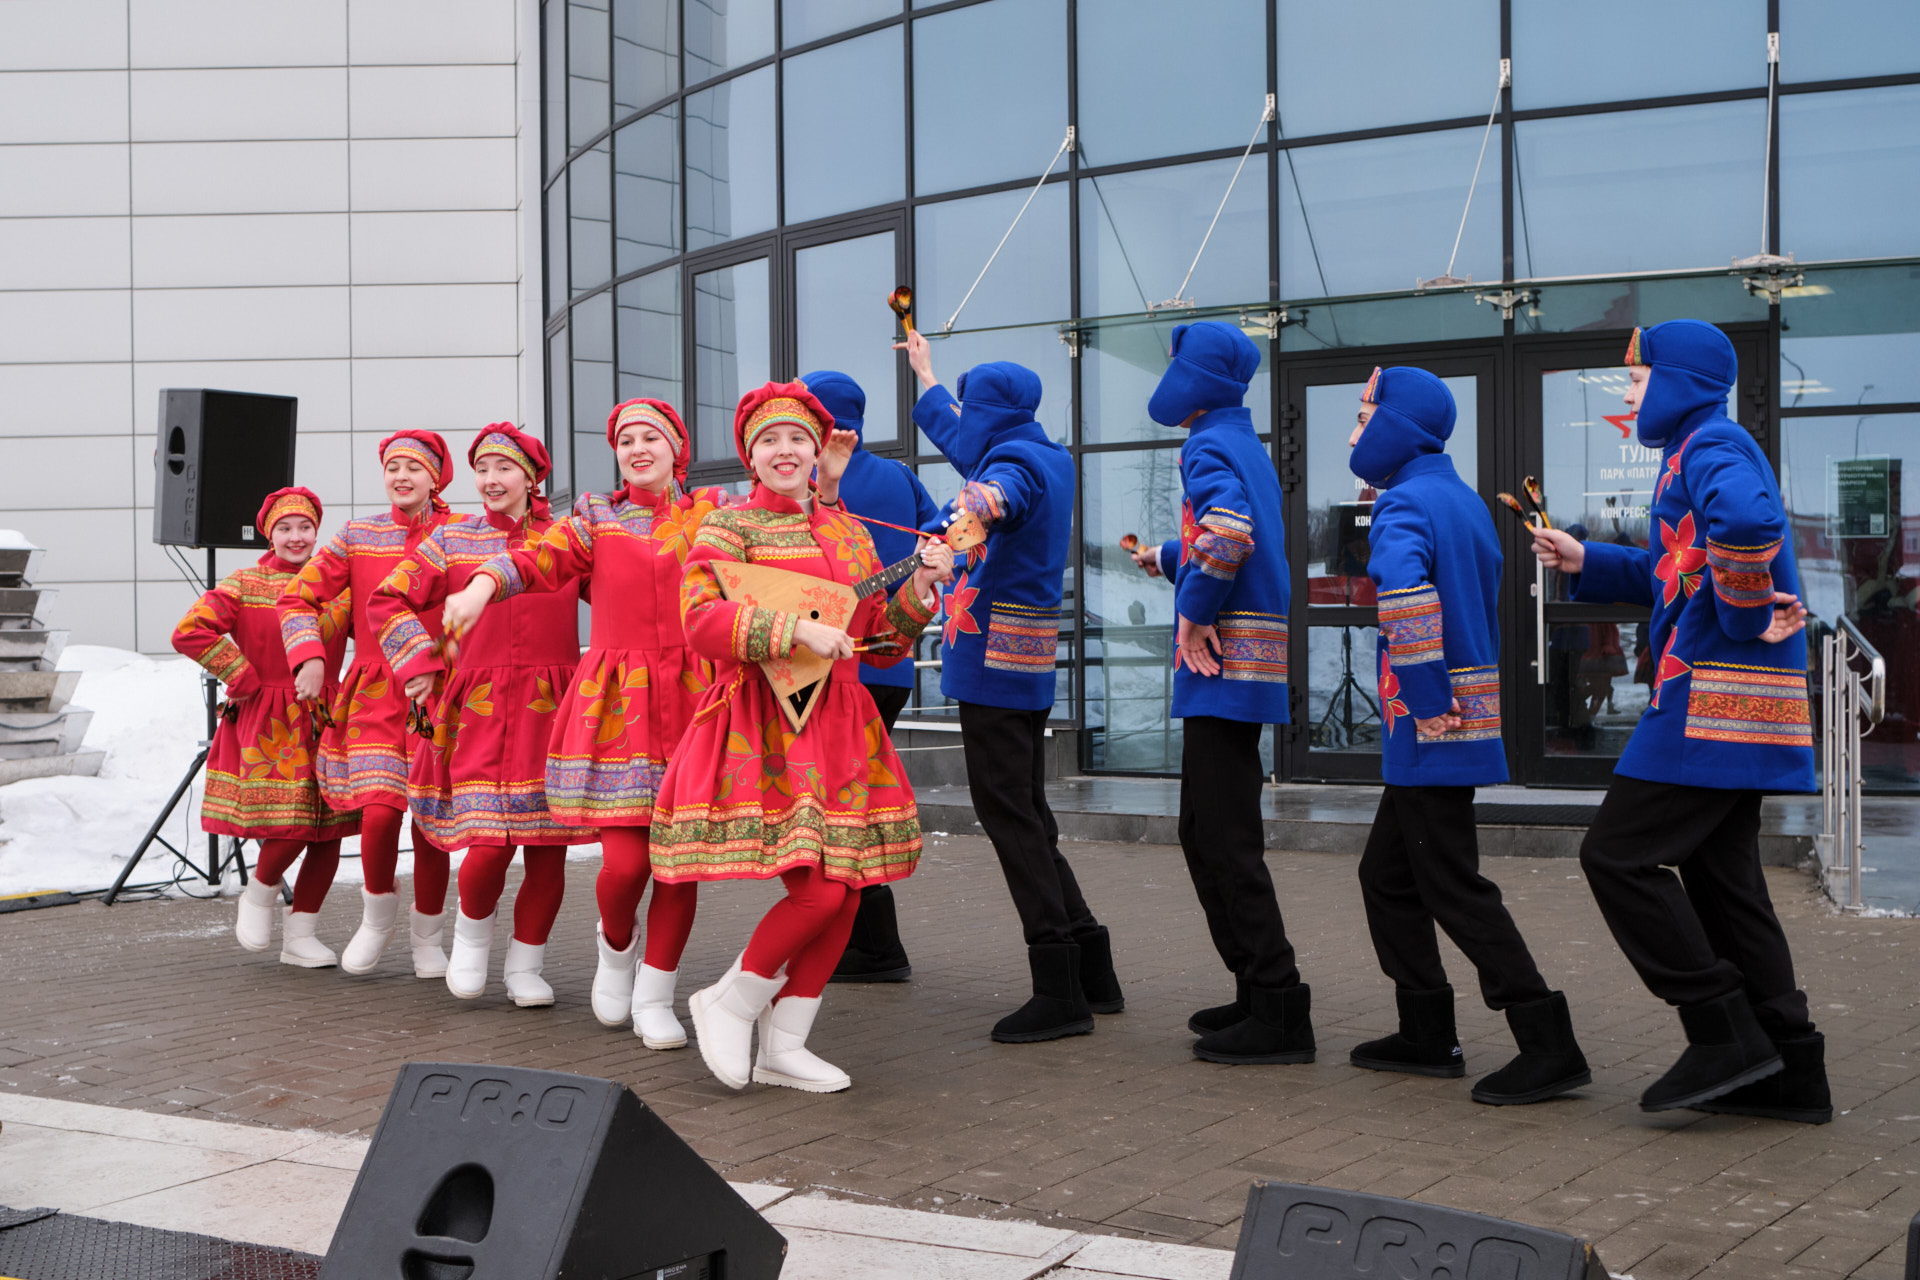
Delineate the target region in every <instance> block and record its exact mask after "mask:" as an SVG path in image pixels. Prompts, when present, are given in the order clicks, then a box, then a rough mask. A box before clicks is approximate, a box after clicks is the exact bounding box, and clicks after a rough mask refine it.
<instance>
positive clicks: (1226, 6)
mask: <svg viewBox="0 0 1920 1280" xmlns="http://www.w3.org/2000/svg"><path fill="white" fill-rule="evenodd" d="M1266 8H1267V6H1266V5H1265V4H1264V3H1263V0H1209V3H1206V4H1185V5H1181V6H1180V7H1179V9H1178V15H1179V16H1178V20H1177V21H1172V20H1170V19H1171V18H1172V15H1173V12H1174V11H1173V10H1171V9H1169V8H1168V6H1167V5H1166V4H1165V3H1164V0H1102V3H1101V4H1100V6H1099V8H1098V10H1097V16H1096V12H1095V11H1092V10H1091V9H1089V11H1087V12H1083V13H1082V14H1081V16H1080V23H1079V28H1078V37H1079V45H1080V50H1079V52H1080V82H1079V90H1080V105H1079V112H1078V115H1079V118H1078V119H1077V120H1076V121H1075V124H1077V125H1078V127H1079V128H1078V132H1079V136H1080V139H1081V146H1082V147H1083V153H1082V155H1081V157H1080V162H1081V163H1082V164H1093V165H1102V164H1120V163H1123V162H1125V161H1128V160H1145V159H1148V158H1150V157H1153V156H1172V155H1179V154H1180V153H1182V152H1185V151H1212V150H1214V149H1215V148H1218V147H1243V146H1245V145H1246V144H1247V139H1248V138H1249V137H1251V136H1253V131H1254V122H1255V121H1257V120H1259V118H1260V113H1261V111H1262V110H1263V109H1264V108H1265V104H1266V93H1267V14H1266ZM1196 78H1201V79H1204V82H1205V91H1204V92H1196V86H1195V80H1196ZM1214 199H1216V200H1218V199H1219V195H1218V194H1217V193H1216V194H1215V196H1214ZM1209 212H1211V209H1209ZM1196 243H1197V241H1196ZM1176 279H1177V277H1176Z"/></svg>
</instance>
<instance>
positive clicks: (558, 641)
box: [367, 512, 599, 849]
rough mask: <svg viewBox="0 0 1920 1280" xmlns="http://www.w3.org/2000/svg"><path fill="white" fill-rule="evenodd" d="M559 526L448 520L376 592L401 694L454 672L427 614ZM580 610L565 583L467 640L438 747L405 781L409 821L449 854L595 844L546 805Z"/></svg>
mask: <svg viewBox="0 0 1920 1280" xmlns="http://www.w3.org/2000/svg"><path fill="white" fill-rule="evenodd" d="M552 524H553V521H552V520H541V521H538V522H535V521H532V520H529V521H528V522H527V523H526V524H520V523H518V522H516V521H512V520H508V519H506V518H505V517H504V516H498V515H495V514H494V513H492V512H488V513H486V515H485V516H484V517H483V518H481V519H479V520H459V521H454V522H452V523H449V524H444V525H442V526H440V527H439V528H438V529H435V530H434V531H433V532H432V533H430V534H428V535H427V536H426V537H425V538H423V539H422V540H421V542H420V546H419V547H418V549H416V550H415V552H414V553H413V555H412V556H410V557H408V558H407V559H405V560H403V561H401V562H400V565H399V567H398V568H396V569H395V570H394V571H393V573H392V574H390V575H389V576H388V578H387V580H386V581H385V582H384V583H382V584H381V585H380V586H379V587H378V588H376V589H375V590H374V593H373V599H371V600H370V601H368V602H367V615H368V617H369V618H370V619H371V620H372V622H373V625H374V627H375V628H376V635H377V636H378V637H379V642H380V650H381V652H382V653H383V654H385V655H386V659H387V665H388V666H389V667H391V668H392V669H393V677H394V679H395V680H396V681H397V682H398V683H399V684H400V686H401V688H402V690H403V692H404V689H405V686H406V683H407V681H408V680H411V679H412V678H413V677H414V676H419V675H433V674H435V673H438V672H443V671H446V669H447V663H446V662H445V661H444V659H443V656H442V655H441V654H440V653H438V652H437V651H436V650H435V647H434V642H433V637H432V635H431V634H429V632H428V631H427V628H426V626H425V624H423V623H422V622H421V621H420V615H421V614H423V613H426V612H428V611H430V610H437V609H439V608H440V607H441V605H443V604H444V603H445V602H446V599H447V597H448V596H449V595H451V594H453V593H454V592H456V591H458V590H460V589H461V588H462V587H464V586H466V585H467V582H468V580H469V579H471V578H472V577H473V575H474V573H475V572H476V571H477V570H478V569H479V568H480V566H481V565H483V564H485V563H487V562H488V561H489V560H491V559H493V558H494V557H495V556H497V555H499V554H501V553H502V552H505V551H509V550H511V549H513V548H514V547H518V546H522V545H524V544H526V543H527V542H529V541H535V540H538V538H539V537H540V535H541V534H542V533H544V532H545V531H546V530H547V529H548V528H550V527H551V526H552ZM579 614H580V592H579V591H578V589H577V588H576V587H575V586H574V585H573V584H571V583H569V584H567V585H566V586H565V587H563V588H562V589H560V590H558V591H555V592H552V593H551V594H542V595H527V596H523V597H521V598H518V599H514V600H509V601H507V602H506V603H505V604H502V605H499V606H496V607H495V608H492V609H489V610H487V611H486V612H485V613H484V614H482V615H481V616H480V622H479V625H478V626H476V627H474V629H473V630H472V632H470V633H469V634H467V635H466V636H463V637H462V638H461V640H460V644H459V647H458V649H457V653H456V657H455V659H454V661H453V663H452V667H453V669H452V671H451V673H450V674H448V675H447V676H446V677H445V679H444V681H443V682H442V685H441V687H440V688H439V689H438V690H437V697H436V699H435V701H434V703H433V707H434V714H433V722H434V723H433V740H432V741H431V742H430V743H429V744H428V745H427V747H426V749H425V750H421V751H415V752H414V753H413V763H412V765H411V766H410V769H409V772H408V776H407V798H408V800H409V801H410V802H411V804H412V807H413V816H414V817H415V818H416V819H418V820H419V823H420V825H421V826H422V827H424V828H425V829H426V832H427V835H428V836H430V837H432V839H433V842H434V843H435V844H436V845H439V846H440V847H441V848H442V849H464V848H466V847H468V846H469V845H476V844H478V845H556V844H592V843H593V842H594V841H596V840H598V839H599V836H598V835H597V834H595V833H594V832H593V831H591V830H589V829H587V828H584V827H568V826H564V825H562V824H561V823H559V822H557V821H556V820H555V819H554V818H553V816H552V815H551V814H550V813H549V812H548V809H547V785H546V784H547V744H548V741H549V739H550V738H551V737H552V734H553V724H554V713H555V712H556V711H557V710H558V709H559V694H560V691H562V690H564V689H565V688H566V687H567V682H568V681H569V680H571V679H572V678H573V671H574V667H575V666H576V665H578V663H579V661H580V640H579V634H580V633H579V625H580V623H579Z"/></svg>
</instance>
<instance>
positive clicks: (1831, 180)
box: [1780, 85, 1920, 260]
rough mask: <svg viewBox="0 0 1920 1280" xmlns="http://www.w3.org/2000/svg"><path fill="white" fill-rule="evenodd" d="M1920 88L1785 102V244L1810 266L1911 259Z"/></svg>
mask: <svg viewBox="0 0 1920 1280" xmlns="http://www.w3.org/2000/svg"><path fill="white" fill-rule="evenodd" d="M1916 207H1920V85H1895V86H1892V87H1890V88H1884V89H1855V90H1852V91H1851V92H1847V93H1807V94H1789V95H1788V96H1787V97H1784V98H1782V99H1781V100H1780V238H1781V243H1782V245H1784V246H1786V247H1787V248H1789V249H1791V250H1792V251H1793V252H1794V254H1795V255H1796V256H1798V257H1800V258H1801V259H1803V260H1812V259H1823V258H1828V259H1830V258H1877V257H1883V256H1884V257H1892V256H1895V255H1899V254H1907V253H1912V252H1913V251H1914V247H1915V242H1916V236H1915V234H1914V209H1915V208H1916Z"/></svg>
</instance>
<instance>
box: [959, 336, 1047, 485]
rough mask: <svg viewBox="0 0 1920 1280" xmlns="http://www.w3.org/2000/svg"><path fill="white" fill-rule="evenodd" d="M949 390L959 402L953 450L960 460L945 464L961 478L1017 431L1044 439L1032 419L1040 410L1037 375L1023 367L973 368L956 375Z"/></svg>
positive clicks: (992, 365) (995, 365)
mask: <svg viewBox="0 0 1920 1280" xmlns="http://www.w3.org/2000/svg"><path fill="white" fill-rule="evenodd" d="M953 390H954V394H955V395H956V396H957V397H959V400H960V432H959V437H958V439H957V440H956V441H955V446H956V452H959V453H960V454H961V455H962V456H960V457H953V456H952V455H949V456H948V458H947V461H949V462H951V463H953V465H954V467H955V468H957V469H958V470H959V472H960V474H961V475H962V476H969V475H972V474H973V469H974V468H975V467H977V466H979V465H980V460H981V459H982V458H984V457H986V456H987V450H989V449H991V448H993V446H994V445H996V444H999V443H1000V441H1001V440H1002V439H1004V438H1006V436H1008V435H1009V434H1010V433H1012V432H1014V431H1017V430H1018V429H1019V428H1021V427H1031V428H1033V430H1032V432H1031V433H1030V434H1031V435H1032V436H1033V437H1034V438H1035V439H1045V438H1046V433H1045V432H1043V431H1041V430H1040V426H1039V424H1038V423H1037V422H1035V421H1034V419H1033V414H1034V410H1036V409H1038V408H1039V407H1040V375H1039V374H1037V373H1035V372H1034V371H1033V370H1031V369H1029V368H1027V367H1026V366H1025V365H1019V364H1014V363H1012V362H1010V361H1007V360H995V361H993V362H991V363H989V364H977V365H975V366H973V368H971V369H969V370H967V371H966V372H965V373H963V374H961V375H960V378H959V380H958V381H956V382H955V383H954V384H953Z"/></svg>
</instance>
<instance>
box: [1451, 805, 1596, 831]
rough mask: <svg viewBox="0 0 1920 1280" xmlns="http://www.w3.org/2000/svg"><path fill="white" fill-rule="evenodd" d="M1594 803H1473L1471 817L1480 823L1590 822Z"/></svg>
mask: <svg viewBox="0 0 1920 1280" xmlns="http://www.w3.org/2000/svg"><path fill="white" fill-rule="evenodd" d="M1599 812H1600V806H1599V805H1597V804H1477V805H1475V806H1473V820H1474V822H1475V823H1477V824H1478V825H1480V826H1483V827H1581V828H1586V827H1590V826H1592V825H1593V816H1594V815H1595V814H1596V813H1599Z"/></svg>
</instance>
